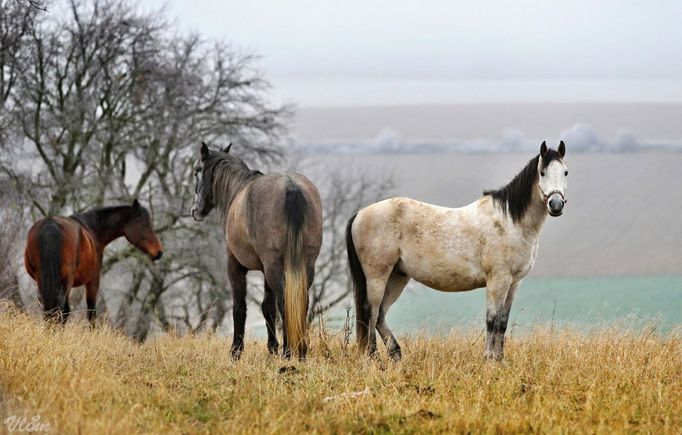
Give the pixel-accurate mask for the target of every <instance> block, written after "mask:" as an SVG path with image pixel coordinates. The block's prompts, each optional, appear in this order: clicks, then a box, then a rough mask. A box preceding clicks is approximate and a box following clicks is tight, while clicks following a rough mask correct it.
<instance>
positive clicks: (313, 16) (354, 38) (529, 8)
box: [141, 0, 682, 107]
mask: <svg viewBox="0 0 682 435" xmlns="http://www.w3.org/2000/svg"><path fill="white" fill-rule="evenodd" d="M164 4H165V8H166V10H167V12H168V14H169V15H170V16H171V17H176V19H177V21H178V23H179V24H180V26H181V27H182V28H184V29H186V30H187V31H197V32H200V33H201V34H202V35H205V36H208V37H211V38H216V39H219V40H223V41H225V42H228V43H230V44H234V45H235V46H237V47H241V48H244V49H246V50H251V51H254V52H256V53H258V54H259V55H261V56H262V60H261V62H260V64H259V67H260V68H261V69H262V71H263V73H264V74H265V76H266V77H267V78H268V79H269V80H270V81H271V82H272V83H273V85H274V89H273V91H272V93H273V96H274V97H276V98H281V99H282V100H284V101H288V102H293V103H297V104H298V105H300V106H301V107H306V106H354V105H395V104H404V105H410V104H448V103H477V102H488V103H490V102H515V101H519V102H528V101H530V102H563V101H569V102H637V101H639V102H668V103H670V102H682V26H679V17H681V16H682V2H679V1H671V0H664V1H659V2H656V3H655V4H652V3H647V2H639V1H635V0H626V1H619V0H605V1H600V2H593V1H586V0H578V1H576V0H558V1H553V2H536V1H532V0H521V1H517V2H508V1H504V0H496V1H490V2H486V3H485V4H482V3H480V2H450V1H445V0H434V1H428V2H423V1H415V0H408V1H400V2H395V1H390V0H376V1H372V2H365V1H361V0H348V1H345V2H341V3H339V2H334V1H331V0H322V1H311V0H292V1H287V2H278V1H268V0H253V1H250V2H242V1H239V2H236V1H219V0H206V1H203V2H201V7H200V6H198V3H197V2H189V1H186V0H167V1H163V0H153V1H148V2H144V3H141V5H143V7H145V8H154V9H158V8H160V7H162V6H163V5H164ZM462 82H463V83H464V84H461V83H462Z"/></svg>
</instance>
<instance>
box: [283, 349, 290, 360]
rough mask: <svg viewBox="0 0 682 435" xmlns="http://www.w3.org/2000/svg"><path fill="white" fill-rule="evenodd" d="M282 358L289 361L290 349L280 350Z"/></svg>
mask: <svg viewBox="0 0 682 435" xmlns="http://www.w3.org/2000/svg"><path fill="white" fill-rule="evenodd" d="M282 358H284V359H291V349H289V348H288V347H286V348H284V349H283V350H282Z"/></svg>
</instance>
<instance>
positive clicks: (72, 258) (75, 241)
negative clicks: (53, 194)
mask: <svg viewBox="0 0 682 435" xmlns="http://www.w3.org/2000/svg"><path fill="white" fill-rule="evenodd" d="M50 222H54V223H56V225H57V226H58V227H59V229H60V230H61V233H62V246H61V250H60V254H61V259H62V261H61V267H60V271H59V279H60V281H63V282H65V283H67V287H68V288H71V287H78V286H81V285H87V284H88V283H91V282H92V281H93V279H95V278H98V277H99V269H100V267H101V264H102V253H103V252H104V247H103V246H98V245H97V242H96V241H95V237H94V236H93V234H92V233H91V232H90V231H89V230H88V229H87V228H85V227H84V226H83V225H82V224H81V223H79V222H78V221H76V220H74V219H72V218H67V217H62V216H56V217H53V218H44V219H41V220H39V221H38V222H36V223H35V224H34V225H33V226H32V227H31V229H30V231H29V232H28V241H27V243H26V251H25V252H24V263H25V265H26V271H27V272H28V274H29V275H30V276H31V278H33V279H34V280H35V281H36V283H37V284H38V287H40V251H39V248H38V246H39V236H40V232H41V230H42V229H43V227H44V226H45V225H46V224H48V225H49V223H50ZM67 297H68V295H67Z"/></svg>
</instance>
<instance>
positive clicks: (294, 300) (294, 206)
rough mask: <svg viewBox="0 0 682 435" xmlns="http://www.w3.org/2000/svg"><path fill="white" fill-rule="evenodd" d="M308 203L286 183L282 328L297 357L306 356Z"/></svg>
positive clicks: (291, 184)
mask: <svg viewBox="0 0 682 435" xmlns="http://www.w3.org/2000/svg"><path fill="white" fill-rule="evenodd" d="M307 209H308V203H307V202H306V200H305V197H304V196H303V192H301V188H300V187H299V186H297V185H296V184H294V183H293V182H289V183H288V184H287V188H286V196H285V198H284V213H285V214H286V218H287V244H286V247H285V249H284V327H285V328H286V332H287V340H288V342H289V346H290V348H291V349H294V350H297V351H298V353H299V356H304V355H305V352H306V348H307V345H306V327H307V325H308V320H307V315H308V271H307V258H306V257H307V256H306V243H305V232H304V231H303V224H304V222H305V216H306V211H307Z"/></svg>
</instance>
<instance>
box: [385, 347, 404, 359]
mask: <svg viewBox="0 0 682 435" xmlns="http://www.w3.org/2000/svg"><path fill="white" fill-rule="evenodd" d="M388 357H389V358H391V360H393V362H400V360H401V359H402V358H403V354H402V353H401V352H400V348H399V347H398V348H394V349H391V350H390V351H389V352H388Z"/></svg>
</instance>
